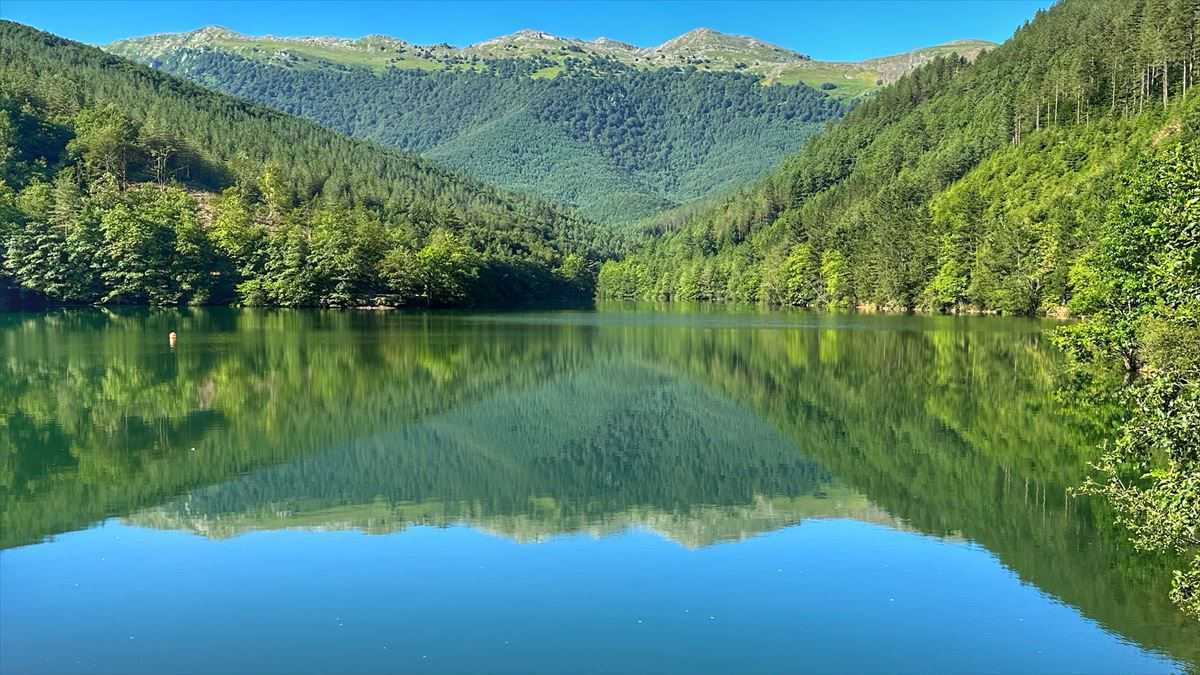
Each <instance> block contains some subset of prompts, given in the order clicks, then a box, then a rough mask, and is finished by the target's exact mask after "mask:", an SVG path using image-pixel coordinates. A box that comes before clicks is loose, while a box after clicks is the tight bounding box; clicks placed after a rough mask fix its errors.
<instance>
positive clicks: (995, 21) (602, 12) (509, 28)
mask: <svg viewBox="0 0 1200 675" xmlns="http://www.w3.org/2000/svg"><path fill="white" fill-rule="evenodd" d="M1051 4H1053V2H1051V0H958V1H954V0H914V1H902V0H840V1H839V0H809V1H803V2H785V1H776V2H759V1H753V2H726V1H711V2H683V1H677V2H661V1H655V2H634V1H631V0H625V1H610V2H594V1H580V2H550V1H542V2H529V1H522V2H499V1H492V2H487V1H485V2H477V1H472V2H419V1H414V2H386V1H383V0H376V1H373V2H371V1H367V2H363V1H353V2H326V1H322V0H309V1H304V2H302V1H295V2H282V1H275V0H273V1H266V2H263V1H254V2H234V1H231V0H224V1H221V0H218V1H207V2H191V1H186V0H177V1H170V0H132V1H131V0H105V1H91V2H83V1H79V0H3V2H0V17H2V18H5V19H10V20H13V21H19V22H21V23H25V24H29V25H32V26H35V27H37V28H40V29H42V30H46V31H50V32H52V33H57V34H58V35H62V36H64V37H68V38H71V39H74V40H79V41H82V42H90V43H93V44H103V43H108V42H111V41H113V40H117V39H120V38H124V37H133V36H138V35H145V34H147V33H162V32H178V31H187V30H192V29H194V28H199V27H200V26H205V25H209V24H218V25H221V26H225V27H226V28H229V29H232V30H235V31H238V32H241V33H247V34H251V35H262V34H267V33H271V34H274V35H337V36H342V37H360V36H362V35H367V34H371V33H382V34H385V35H391V36H394V37H398V38H401V39H404V40H408V41H410V42H415V43H417V44H431V43H436V42H448V43H450V44H453V45H458V46H463V45H467V44H470V43H472V42H478V41H480V40H485V39H488V38H492V37H496V36H498V35H504V34H507V33H511V32H513V31H515V30H518V29H521V28H532V29H536V30H544V31H547V32H550V33H555V34H557V35H564V36H568V37H581V38H595V37H600V36H605V37H610V38H614V39H618V40H623V41H625V42H631V43H633V44H636V45H639V46H643V47H649V46H653V45H657V44H659V43H661V42H663V41H665V40H667V39H670V38H672V37H675V36H676V35H679V34H680V33H684V32H686V31H688V30H691V29H692V28H696V27H697V26H704V27H706V28H712V29H715V30H719V31H722V32H726V33H738V34H743V35H753V36H754V37H757V38H760V39H763V40H766V41H768V42H774V43H776V44H779V45H782V46H784V47H788V48H791V49H794V50H796V51H799V52H803V53H805V54H809V55H811V56H813V57H815V58H818V59H822V60H857V59H863V58H868V57H872V56H882V55H885V54H892V53H896V52H902V51H907V50H909V49H912V48H915V47H920V46H925V45H931V44H938V43H942V42H947V41H949V40H954V39H958V38H985V39H989V40H994V41H996V42H1003V41H1004V40H1005V39H1007V38H1008V37H1009V36H1010V35H1012V33H1013V31H1014V30H1015V29H1016V28H1017V27H1018V26H1020V25H1021V24H1022V23H1024V22H1025V21H1027V20H1028V19H1030V18H1032V17H1033V15H1034V13H1035V12H1036V11H1037V10H1038V8H1040V7H1048V6H1050V5H1051Z"/></svg>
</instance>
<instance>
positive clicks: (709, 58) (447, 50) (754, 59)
mask: <svg viewBox="0 0 1200 675" xmlns="http://www.w3.org/2000/svg"><path fill="white" fill-rule="evenodd" d="M993 46H995V43H993V42H990V41H987V40H979V39H974V38H967V39H959V40H953V41H951V42H947V43H942V44H937V45H930V46H926V47H917V48H914V49H911V50H908V51H904V52H899V53H896V54H888V55H883V56H877V57H872V58H870V59H864V60H862V61H849V60H842V61H837V60H830V61H821V60H816V59H813V58H812V57H811V56H809V55H807V54H804V53H801V52H798V51H796V50H793V49H789V48H787V47H782V46H780V45H776V44H773V43H770V42H767V41H765V40H760V39H758V38H755V37H753V36H748V35H738V34H732V33H723V32H720V31H717V30H714V29H711V28H706V27H697V28H694V29H692V30H690V31H688V32H686V33H683V34H681V35H678V36H676V37H673V38H671V39H669V40H666V41H664V42H662V43H661V44H659V45H655V46H651V47H640V46H638V45H634V44H632V43H628V42H624V41H621V40H617V39H613V38H609V37H604V36H601V37H597V38H592V39H584V38H578V37H564V36H560V35H556V34H554V33H549V32H546V31H541V30H536V29H531V28H523V29H521V30H517V31H514V32H513V33H509V34H507V35H501V36H497V37H494V38H489V39H486V40H481V41H479V42H474V43H471V44H469V45H466V46H464V47H456V46H453V45H450V44H447V43H437V44H431V45H419V44H416V43H413V42H409V41H407V40H404V39H402V38H397V37H394V36H389V35H383V34H371V35H365V36H362V37H359V38H347V37H337V36H277V35H270V34H268V35H262V36H252V35H246V34H241V33H237V32H235V31H232V30H230V29H228V28H225V27H223V26H217V25H210V26H203V27H201V28H197V29H195V30H192V31H187V32H180V33H155V34H150V35H145V36H140V37H133V38H126V39H122V40H117V41H115V42H112V43H109V44H107V45H103V46H102V48H103V49H105V50H106V51H110V52H112V53H116V54H119V55H122V56H127V57H131V58H136V59H139V60H146V59H154V58H161V57H162V56H164V55H166V54H169V53H171V52H173V51H175V50H178V49H180V48H201V49H204V48H208V49H214V50H218V51H233V52H237V53H245V52H247V51H249V52H250V53H251V54H253V53H254V52H255V50H258V51H260V52H261V51H266V50H267V49H269V48H274V49H275V50H276V51H289V48H292V49H291V50H293V51H297V52H305V51H306V49H305V48H306V47H307V48H314V49H316V50H318V51H319V50H330V51H334V52H336V51H339V50H344V51H346V52H360V54H359V56H360V57H362V56H364V55H369V56H368V57H367V58H365V59H364V58H359V59H350V60H351V61H365V63H355V65H365V66H369V67H373V68H387V67H396V68H418V69H424V70H429V69H441V68H445V67H454V66H462V65H463V64H461V63H458V61H459V60H460V59H462V60H466V61H468V62H470V60H471V59H472V58H474V59H481V58H482V59H487V58H529V57H532V56H549V57H551V58H552V59H553V58H554V57H561V58H567V57H569V56H571V55H583V56H596V57H599V58H611V59H614V60H616V61H618V62H621V63H624V64H626V65H630V66H633V67H636V68H641V69H657V68H670V67H687V66H694V67H697V68H699V69H701V70H713V71H727V70H737V71H745V72H751V73H755V74H758V75H761V76H762V78H763V81H764V83H767V84H773V83H776V82H779V83H783V84H797V83H800V82H805V83H807V84H810V86H814V85H815V86H820V85H821V84H822V83H823V82H816V81H815V80H817V79H821V78H823V77H825V76H826V75H827V73H826V72H824V71H826V70H828V69H829V68H835V69H840V70H842V71H844V72H843V73H842V76H843V79H849V80H853V79H855V77H854V76H855V75H857V74H860V73H865V74H867V75H870V74H871V73H872V72H876V71H877V74H878V77H875V78H874V79H871V78H869V77H864V78H861V79H864V84H865V86H862V87H858V88H855V90H854V91H850V92H839V94H838V95H839V96H841V95H842V94H847V95H846V96H845V97H846V98H854V97H857V96H861V95H862V94H864V93H867V92H869V91H873V88H874V87H877V86H879V85H881V84H887V83H889V82H891V81H894V79H896V78H898V77H899V75H902V74H903V72H907V71H908V70H911V68H913V67H916V66H918V65H920V64H921V63H924V62H926V61H928V60H930V59H931V58H934V57H936V56H938V55H941V54H943V53H947V52H948V51H957V53H960V54H961V55H962V56H964V57H966V58H974V57H975V56H976V55H978V54H979V53H980V52H982V51H983V50H985V49H988V48H990V47H993ZM298 56H306V57H308V58H310V59H313V60H314V61H315V62H316V63H315V65H318V66H319V65H322V64H321V63H320V62H321V61H325V64H324V65H335V64H338V63H339V59H338V58H337V55H336V54H319V53H310V54H303V53H301V54H298ZM893 63H900V64H907V65H906V66H904V67H896V66H893V65H892V64H893ZM806 71H812V72H806ZM806 75H807V76H809V77H806ZM810 80H811V81H810ZM878 80H882V81H881V82H878V83H877V84H876V83H875V82H876V81H878Z"/></svg>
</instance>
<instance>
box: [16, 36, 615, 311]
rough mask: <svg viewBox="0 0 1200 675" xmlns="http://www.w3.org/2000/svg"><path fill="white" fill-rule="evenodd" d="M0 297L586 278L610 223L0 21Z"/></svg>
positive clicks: (437, 299) (141, 298) (167, 295)
mask: <svg viewBox="0 0 1200 675" xmlns="http://www.w3.org/2000/svg"><path fill="white" fill-rule="evenodd" d="M0 160H3V165H2V166H0V168H2V169H3V171H2V172H0V177H2V178H3V180H2V181H0V253H2V254H3V260H2V263H3V264H2V266H0V304H3V303H8V304H16V303H19V302H27V301H34V302H38V301H41V302H45V301H49V302H67V303H94V302H111V303H122V304H131V303H132V304H142V303H153V304H174V303H179V302H190V303H208V302H229V301H231V300H236V301H241V302H246V303H251V304H283V305H296V304H300V305H311V304H322V305H330V304H336V305H353V304H364V303H365V304H378V301H379V300H380V299H381V298H382V299H383V302H386V303H387V304H417V303H419V304H470V303H472V302H476V303H478V302H486V303H500V304H508V303H512V302H517V303H522V302H529V301H535V300H546V299H555V298H557V299H562V298H564V297H568V296H569V297H575V298H578V297H581V296H590V286H591V281H590V278H591V273H590V272H589V270H590V267H589V260H592V259H601V258H603V257H606V256H609V255H612V253H613V251H614V250H615V249H614V248H613V247H614V246H619V245H620V244H619V242H618V241H617V240H616V239H615V237H614V235H613V234H612V233H611V232H609V231H607V230H604V229H602V228H600V227H599V226H597V225H596V224H594V223H591V222H589V221H587V220H585V219H583V218H581V217H580V216H578V215H577V214H574V213H572V212H570V211H568V210H565V209H562V208H560V207H557V206H554V205H552V204H549V203H547V202H544V201H541V200H538V199H535V198H532V197H528V196H523V195H514V194H510V193H506V192H504V191H502V190H498V189H496V188H494V187H491V186H489V185H487V184H484V183H482V182H480V181H478V180H476V179H473V178H469V177H467V176H465V175H462V174H460V173H456V172H454V171H452V170H449V169H446V168H444V167H442V166H440V165H438V164H435V163H433V162H430V161H427V160H424V159H422V158H420V157H418V156H416V155H412V154H409V153H404V152H399V151H395V150H391V149H386V148H383V147H380V146H378V145H375V144H373V143H369V142H364V141H358V140H352V139H349V138H346V137H344V136H342V135H340V134H337V133H335V132H332V131H329V130H327V129H325V128H323V127H321V126H319V125H317V124H315V123H313V122H310V121H307V120H301V119H296V118H293V117H290V116H288V115H284V114H280V113H278V112H274V111H271V110H268V109H266V108H263V107H259V106H256V105H252V104H248V103H245V102H243V101H239V100H236V99H233V98H230V97H228V96H224V95H221V94H215V93H212V92H209V91H207V90H204V89H202V88H200V87H197V86H195V85H192V84H190V83H187V82H185V81H183V80H180V79H178V78H175V77H172V76H170V75H167V74H164V73H160V72H157V71H154V70H152V69H150V68H146V67H144V66H141V65H138V64H135V63H133V62H131V61H128V60H125V59H122V58H119V57H116V56H113V55H110V54H107V53H105V52H103V51H101V50H99V49H96V48H93V47H88V46H85V45H82V44H79V43H74V42H70V41H67V40H63V39H60V38H57V37H55V36H52V35H49V34H46V33H41V32H38V31H36V30H33V29H31V28H28V27H26V26H22V25H20V24H16V23H12V22H7V21H6V22H0Z"/></svg>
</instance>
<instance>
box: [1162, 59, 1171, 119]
mask: <svg viewBox="0 0 1200 675" xmlns="http://www.w3.org/2000/svg"><path fill="white" fill-rule="evenodd" d="M1167 66H1168V64H1167V60H1166V59H1163V108H1164V109H1165V108H1166V107H1167V81H1168V80H1169V79H1170V78H1168V77H1167V72H1168V71H1167Z"/></svg>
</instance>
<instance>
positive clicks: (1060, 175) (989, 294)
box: [598, 0, 1200, 616]
mask: <svg viewBox="0 0 1200 675" xmlns="http://www.w3.org/2000/svg"><path fill="white" fill-rule="evenodd" d="M1198 34H1200V2H1196V1H1195V0H1143V1H1142V2H1125V1H1120V2H1118V1H1116V0H1108V1H1090V0H1086V1H1085V0H1063V1H1062V2H1060V3H1059V4H1057V5H1056V6H1055V7H1053V8H1052V9H1050V10H1046V11H1043V12H1039V14H1038V16H1037V17H1036V18H1035V19H1034V20H1033V21H1031V22H1030V23H1028V24H1026V25H1025V26H1024V27H1022V28H1021V29H1019V30H1018V31H1017V33H1016V34H1015V36H1014V37H1013V38H1012V39H1011V40H1010V41H1009V42H1007V43H1005V44H1004V45H1001V46H1000V47H997V48H996V49H994V50H991V51H989V52H987V53H985V54H984V55H982V56H980V57H979V58H978V59H977V60H976V61H975V62H974V63H971V64H968V63H966V62H965V61H963V60H961V59H956V58H945V59H941V60H939V61H937V62H934V63H931V64H929V65H927V66H925V67H923V68H921V69H919V70H917V71H915V72H914V73H912V74H910V75H908V76H906V77H904V78H903V79H901V80H900V81H899V82H898V83H897V84H896V85H894V86H891V87H888V88H886V89H884V90H883V91H882V92H881V93H880V94H879V96H877V97H875V98H874V99H872V100H870V101H868V102H866V103H864V104H862V105H861V106H859V107H858V108H857V109H855V110H854V111H853V112H851V113H850V114H849V115H848V116H847V117H846V118H845V120H843V121H842V122H840V123H838V124H836V125H834V126H833V127H831V128H830V129H829V130H828V131H827V132H825V133H823V134H821V135H819V136H817V137H815V138H814V139H813V140H812V141H811V142H810V143H809V144H808V145H806V146H805V148H804V149H803V150H802V151H801V152H800V153H799V154H798V155H797V156H795V157H793V158H791V159H789V160H788V161H787V162H786V163H785V165H784V166H783V168H782V169H781V170H780V171H779V172H778V173H775V174H773V175H770V176H768V177H766V178H764V179H763V180H762V181H760V182H759V183H758V184H757V185H756V186H754V187H753V188H752V189H749V190H747V191H746V192H745V194H743V195H739V196H737V197H735V198H732V199H729V200H727V201H726V202H725V203H724V204H721V205H719V206H717V207H714V208H713V209H711V210H709V211H707V212H704V213H702V214H699V215H698V216H696V217H694V218H692V219H690V220H687V221H686V222H684V223H683V224H681V225H679V226H678V227H676V228H674V229H672V230H670V231H667V232H664V233H663V234H662V236H661V237H659V238H657V239H656V240H654V241H652V242H650V244H649V245H648V246H647V247H646V248H645V249H644V250H642V251H640V252H638V253H636V254H635V255H632V256H629V257H627V258H626V259H624V260H621V261H610V262H608V263H606V264H605V265H604V266H603V267H602V269H601V271H600V275H599V282H598V285H599V293H600V294H601V295H602V296H607V297H615V298H669V299H673V300H680V299H701V300H734V301H750V302H765V303H770V304H782V305H797V306H805V307H830V308H868V309H871V308H881V309H890V310H910V311H911V310H914V309H923V310H931V311H983V312H998V313H1003V314H1016V315H1023V314H1039V313H1053V314H1067V313H1069V314H1071V315H1075V316H1081V317H1084V318H1085V321H1084V322H1082V323H1078V324H1074V325H1072V326H1070V327H1067V328H1063V329H1061V330H1059V331H1057V332H1056V334H1055V339H1056V341H1057V342H1058V343H1059V344H1060V345H1061V346H1062V347H1063V348H1064V349H1065V350H1066V351H1067V352H1068V353H1069V354H1071V356H1072V357H1073V359H1074V361H1075V363H1077V364H1079V365H1081V366H1083V365H1088V366H1089V367H1091V366H1095V367H1097V368H1101V369H1103V368H1109V367H1115V368H1117V369H1120V370H1124V371H1126V372H1127V373H1129V378H1128V381H1127V384H1126V385H1124V386H1116V387H1113V389H1115V390H1117V391H1119V392H1120V396H1121V397H1122V399H1123V405H1124V406H1125V407H1127V408H1128V409H1129V410H1130V411H1131V412H1132V414H1131V416H1130V417H1129V419H1127V420H1125V421H1124V422H1123V423H1122V424H1119V425H1117V426H1118V427H1119V429H1120V430H1119V437H1118V438H1117V439H1116V442H1115V443H1112V444H1110V445H1108V446H1106V448H1107V449H1106V450H1105V452H1104V455H1103V457H1102V459H1101V461H1100V462H1099V464H1098V465H1097V467H1096V474H1095V475H1093V476H1092V477H1091V478H1089V479H1088V481H1087V484H1086V485H1085V486H1084V489H1085V490H1087V491H1091V492H1097V493H1102V494H1105V495H1107V496H1109V497H1110V498H1111V499H1112V502H1113V503H1114V504H1115V505H1116V506H1117V514H1118V515H1117V516H1116V518H1117V520H1118V522H1120V523H1122V524H1123V525H1125V526H1127V527H1128V528H1129V530H1130V531H1131V533H1132V535H1133V539H1134V542H1135V543H1136V544H1137V545H1138V546H1141V547H1144V548H1148V549H1164V550H1175V551H1178V552H1182V553H1183V554H1184V555H1186V556H1188V557H1190V558H1191V563H1190V565H1184V566H1183V568H1182V569H1180V570H1178V571H1177V572H1176V579H1175V586H1174V590H1173V597H1174V598H1175V600H1176V602H1178V603H1179V604H1180V606H1182V607H1183V608H1184V609H1185V610H1187V611H1189V612H1190V613H1192V614H1193V615H1196V616H1200V453H1198V451H1197V448H1200V239H1198V236H1200V234H1198V233H1200V95H1198V94H1197V93H1196V92H1195V91H1194V89H1195V83H1196V79H1197V78H1196V75H1195V66H1196V60H1197V55H1198V52H1200V35H1198ZM1068 395H1070V394H1068Z"/></svg>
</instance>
